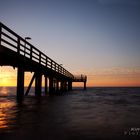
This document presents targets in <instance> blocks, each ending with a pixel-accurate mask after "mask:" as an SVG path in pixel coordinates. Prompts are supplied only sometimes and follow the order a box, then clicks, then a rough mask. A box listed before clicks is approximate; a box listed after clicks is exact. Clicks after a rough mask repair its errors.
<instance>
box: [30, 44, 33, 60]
mask: <svg viewBox="0 0 140 140" xmlns="http://www.w3.org/2000/svg"><path fill="white" fill-rule="evenodd" d="M32 53H33V48H32V46H30V59H31V60H32Z"/></svg>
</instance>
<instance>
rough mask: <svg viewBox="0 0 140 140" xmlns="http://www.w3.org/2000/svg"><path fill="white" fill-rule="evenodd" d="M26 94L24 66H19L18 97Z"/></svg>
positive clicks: (20, 97)
mask: <svg viewBox="0 0 140 140" xmlns="http://www.w3.org/2000/svg"><path fill="white" fill-rule="evenodd" d="M23 96H24V68H23V66H19V67H18V69H17V99H22V98H23Z"/></svg>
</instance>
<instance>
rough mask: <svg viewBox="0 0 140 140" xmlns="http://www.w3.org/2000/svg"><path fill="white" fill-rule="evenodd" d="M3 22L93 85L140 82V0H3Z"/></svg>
mask: <svg viewBox="0 0 140 140" xmlns="http://www.w3.org/2000/svg"><path fill="white" fill-rule="evenodd" d="M0 21H1V22H2V23H4V24H5V25H6V26H8V27H9V28H11V29H12V30H13V31H15V32H16V33H18V34H19V35H20V36H22V37H26V36H29V37H31V38H32V40H29V42H30V43H32V44H33V45H34V46H35V47H37V48H38V49H40V50H41V51H43V52H44V53H45V54H47V55H48V56H49V57H51V58H52V59H53V60H55V61H56V62H57V63H59V64H63V66H64V68H66V69H67V70H68V71H70V72H71V73H73V74H76V75H79V74H86V75H87V76H88V86H140V61H139V60H140V55H139V54H140V0H38V1H35V0H24V1H23V0H0ZM15 71H16V70H14V69H13V68H9V67H0V85H1V86H2V85H15V84H16V82H15V80H14V79H15V77H16V73H15ZM4 75H7V76H5V77H4ZM3 81H5V82H3ZM8 81H11V82H9V83H8ZM4 83H5V84H4Z"/></svg>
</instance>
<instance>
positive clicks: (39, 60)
mask: <svg viewBox="0 0 140 140" xmlns="http://www.w3.org/2000/svg"><path fill="white" fill-rule="evenodd" d="M39 64H41V52H39Z"/></svg>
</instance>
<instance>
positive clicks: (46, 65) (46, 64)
mask: <svg viewBox="0 0 140 140" xmlns="http://www.w3.org/2000/svg"><path fill="white" fill-rule="evenodd" d="M46 67H48V58H47V57H46Z"/></svg>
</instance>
